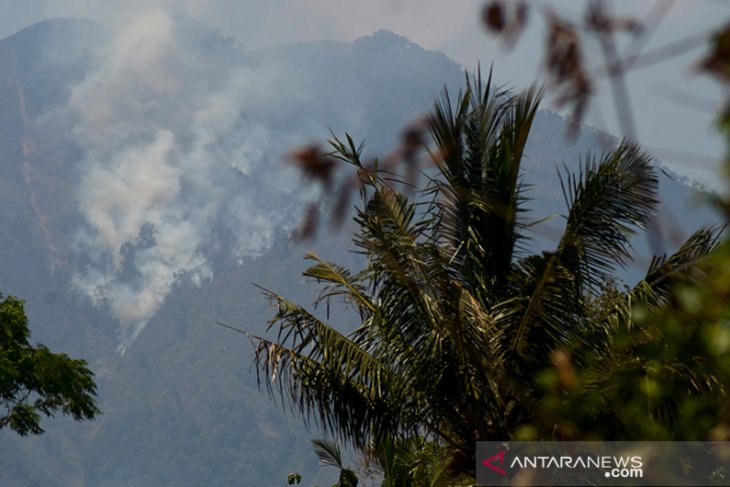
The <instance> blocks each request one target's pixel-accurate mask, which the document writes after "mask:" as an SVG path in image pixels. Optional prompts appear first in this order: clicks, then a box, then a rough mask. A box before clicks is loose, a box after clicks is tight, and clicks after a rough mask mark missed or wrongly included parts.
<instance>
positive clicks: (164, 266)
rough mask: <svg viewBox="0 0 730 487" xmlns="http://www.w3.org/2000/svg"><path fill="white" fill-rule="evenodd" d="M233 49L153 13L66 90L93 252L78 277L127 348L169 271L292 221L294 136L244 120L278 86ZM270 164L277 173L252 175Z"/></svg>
mask: <svg viewBox="0 0 730 487" xmlns="http://www.w3.org/2000/svg"><path fill="white" fill-rule="evenodd" d="M241 56H242V53H240V51H237V50H236V49H235V48H234V47H233V46H232V44H231V43H230V42H226V41H224V40H223V39H220V38H217V37H215V36H211V34H210V33H209V32H203V31H201V30H200V29H198V30H196V28H195V26H192V25H187V24H185V22H180V21H178V20H177V19H175V18H173V17H172V16H170V15H169V14H168V13H166V12H165V11H162V10H149V11H146V12H145V13H144V14H142V15H140V16H138V17H137V18H135V19H134V20H133V21H131V22H130V23H129V24H127V25H125V26H123V27H122V28H120V29H119V30H118V33H117V35H115V36H114V39H113V40H112V41H111V42H110V44H109V45H108V46H105V47H104V48H103V49H102V51H101V54H100V56H99V59H100V63H99V65H98V67H96V69H94V70H93V71H92V72H90V73H88V75H87V76H86V78H85V80H84V81H83V82H82V83H80V84H79V85H78V86H75V87H74V88H73V90H72V95H71V99H70V105H69V108H70V112H71V114H72V119H73V123H74V126H73V131H72V133H73V136H74V138H75V140H76V142H77V144H78V145H79V146H80V148H81V149H82V151H83V153H84V158H83V160H82V161H80V162H79V174H80V178H79V185H78V204H79V208H80V211H81V214H82V216H83V218H84V219H85V221H86V223H87V226H86V228H85V229H83V230H82V231H79V232H78V234H77V238H76V241H75V244H74V245H75V248H76V250H77V251H78V252H79V253H80V254H83V255H85V256H86V257H87V260H89V261H90V264H89V265H88V266H87V268H86V269H84V270H83V271H81V272H79V273H78V274H76V276H75V279H74V282H75V285H76V286H77V287H78V288H79V289H80V290H81V291H82V292H83V293H85V294H86V295H88V296H89V297H91V298H92V299H93V300H94V302H95V303H96V304H98V305H104V306H108V307H109V309H110V310H111V312H112V314H113V315H114V316H115V317H116V318H117V319H118V320H119V322H120V324H121V327H122V330H121V333H120V339H121V342H122V346H124V345H127V344H129V343H131V341H133V340H134V338H135V337H136V336H137V334H138V333H139V332H140V331H141V330H142V328H143V327H144V326H145V325H146V323H147V321H148V320H149V319H150V317H151V316H152V315H153V314H154V313H155V312H156V311H157V309H158V308H159V306H160V305H161V303H162V302H163V301H164V299H165V298H166V297H167V296H168V295H169V293H170V292H171V290H172V288H173V286H174V285H175V284H176V283H177V282H182V281H191V282H193V283H196V284H200V283H201V282H203V281H204V280H206V279H210V278H211V277H212V275H213V269H212V267H211V261H210V257H209V256H210V255H211V254H212V252H214V251H217V250H226V251H228V252H231V253H233V254H234V255H235V256H237V257H238V258H243V257H245V256H251V255H256V254H259V253H261V252H263V251H264V250H266V249H267V248H268V247H269V246H270V245H271V243H272V240H273V238H274V234H275V232H276V229H277V228H282V227H285V226H291V225H293V224H294V223H295V218H296V215H297V211H296V210H295V208H296V206H297V205H296V202H294V201H292V198H290V197H289V196H290V195H291V194H292V192H293V191H294V189H295V188H296V185H295V183H293V182H292V181H295V177H294V176H293V175H291V174H289V171H291V170H287V169H285V168H284V167H283V166H282V165H280V164H279V163H280V160H279V156H280V154H281V151H282V150H283V149H285V148H286V144H287V142H291V141H283V143H282V141H281V140H279V137H278V135H277V140H273V139H274V138H273V136H272V134H271V133H270V132H269V131H268V130H267V128H266V127H265V126H264V125H262V124H261V123H258V122H257V121H255V120H254V119H253V118H251V117H247V115H246V113H247V111H249V109H253V108H255V107H256V106H257V104H260V103H263V102H264V100H270V99H271V98H272V97H271V95H272V93H271V92H270V88H269V86H270V84H269V83H267V79H266V78H267V76H266V75H265V74H264V73H261V72H256V73H254V72H253V71H252V70H251V69H250V68H247V67H245V66H244V63H243V62H241V61H242V60H241V59H240V57H241ZM275 142H276V145H275V144H274V143H275ZM273 164H276V169H275V171H276V172H277V173H278V174H277V177H258V176H259V175H260V174H261V173H264V172H267V171H268V172H271V171H274V166H273ZM254 180H255V182H254ZM274 202H276V204H274ZM221 229H224V231H222V230H221ZM221 235H229V238H228V239H227V241H224V240H225V239H224V238H223V237H222V236H221ZM223 246H227V248H225V249H222V247H223Z"/></svg>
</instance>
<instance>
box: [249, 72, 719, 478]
mask: <svg viewBox="0 0 730 487" xmlns="http://www.w3.org/2000/svg"><path fill="white" fill-rule="evenodd" d="M540 98H541V93H540V92H539V91H537V90H534V89H532V90H528V91H527V92H525V93H522V94H518V95H513V94H511V93H509V92H504V91H500V90H497V89H494V88H493V87H492V86H491V77H490V80H487V83H486V86H484V85H483V83H482V81H481V79H480V78H477V80H476V82H475V83H473V84H470V83H467V89H466V91H465V92H464V93H463V94H460V95H459V96H458V97H457V99H456V100H455V101H454V102H453V103H452V100H451V99H450V98H449V95H448V93H446V94H445V95H444V96H443V98H442V99H441V100H439V101H438V102H437V103H436V105H435V108H434V112H433V115H432V116H431V117H430V119H429V123H428V132H429V134H430V141H429V143H427V144H426V148H427V151H428V154H429V155H430V157H431V159H432V161H433V163H434V165H435V168H436V174H435V175H430V176H429V178H428V182H427V184H426V185H425V187H423V188H421V189H420V190H418V191H416V192H415V194H414V195H413V197H412V198H410V197H409V196H408V195H407V194H406V193H404V192H399V191H396V190H395V189H394V187H395V185H396V183H397V182H398V178H397V177H396V176H394V175H392V174H390V173H389V172H387V171H384V170H382V169H380V168H379V167H378V164H377V161H376V163H375V164H374V165H372V166H368V165H366V164H364V163H363V161H362V160H361V151H362V146H360V147H357V146H356V145H355V144H354V143H353V141H352V139H351V138H350V137H349V136H348V137H347V141H344V142H343V141H341V140H338V139H335V140H333V141H332V142H331V143H332V146H333V149H334V151H333V152H332V153H331V154H329V156H327V157H329V159H327V158H326V157H322V159H323V160H322V161H319V166H320V167H325V164H329V166H331V165H332V161H331V159H332V158H335V159H339V160H340V161H344V162H346V163H349V164H351V165H352V166H354V167H355V168H356V170H357V172H358V178H359V181H360V182H361V184H362V186H361V194H362V196H363V207H362V208H359V209H357V215H356V217H355V221H356V223H357V226H358V230H357V233H356V235H355V238H354V242H355V244H356V245H357V247H358V249H359V251H360V252H361V253H362V254H364V255H365V257H366V259H367V264H366V266H365V268H364V269H362V270H361V271H359V272H356V273H353V272H351V271H349V270H348V269H345V268H343V267H341V266H338V265H336V264H334V263H330V262H327V261H325V260H323V259H321V258H319V257H318V256H316V255H315V254H309V255H308V258H309V259H312V260H313V261H314V262H315V263H314V265H313V266H312V267H310V268H309V269H308V270H307V271H306V272H305V276H307V277H310V278H313V279H315V280H317V281H319V282H320V283H323V284H324V288H323V291H322V293H321V294H320V296H319V298H318V300H317V303H327V304H329V302H330V301H331V300H332V299H343V300H344V301H345V302H346V303H347V304H349V305H351V306H353V307H354V309H355V310H356V311H357V313H358V315H359V319H360V326H359V327H358V328H357V329H356V330H355V331H353V332H352V333H350V334H348V335H345V334H343V333H340V332H339V331H338V330H337V327H333V326H331V325H330V324H328V323H326V322H325V321H324V320H322V319H320V318H318V317H317V316H316V315H315V314H314V313H313V312H310V311H308V310H307V309H305V308H304V307H302V306H299V305H297V304H295V303H292V302H290V301H288V300H287V299H286V298H285V297H283V296H280V295H278V294H276V293H274V292H269V293H268V295H269V297H270V298H271V299H272V300H273V301H274V302H275V303H276V304H277V305H278V313H277V314H276V316H275V317H274V319H273V320H272V322H271V324H270V326H271V327H274V328H275V329H276V331H277V337H276V339H275V340H269V339H265V338H260V337H252V339H253V340H254V344H255V353H256V358H255V364H256V366H257V371H258V372H259V373H260V374H261V375H264V376H265V377H266V380H265V382H264V384H265V387H266V388H267V389H268V391H269V392H270V393H271V394H275V395H279V396H280V397H281V398H282V399H283V400H284V401H286V402H288V403H289V404H290V405H291V406H292V407H293V408H295V409H296V410H297V411H299V412H300V413H301V414H302V415H303V416H304V417H305V418H306V419H307V420H314V421H316V422H318V423H319V424H321V425H322V426H323V427H324V428H325V429H326V430H330V431H332V432H333V433H335V434H337V435H338V436H339V437H340V438H341V439H343V440H345V441H348V442H350V443H352V444H354V445H355V446H357V447H359V448H361V449H365V448H367V445H376V446H378V445H384V444H385V443H386V442H387V441H388V439H390V438H393V439H395V440H396V441H398V442H407V441H409V440H410V439H413V438H418V437H423V435H425V440H426V441H427V442H433V443H435V444H436V445H441V446H444V447H446V448H448V450H449V453H450V460H449V462H448V463H449V467H450V468H449V470H450V475H452V476H453V477H457V476H459V475H462V474H467V475H473V473H474V454H475V451H474V450H475V442H476V441H480V440H505V439H512V438H516V437H518V435H520V434H522V432H524V431H525V429H526V428H527V429H529V431H530V432H531V437H533V438H541V439H545V438H556V439H559V438H566V437H575V434H574V432H571V431H568V430H564V429H561V428H556V423H555V422H554V418H553V417H550V416H549V415H546V414H545V413H544V412H543V410H544V408H543V406H544V404H543V401H545V400H552V399H553V398H554V397H553V395H552V393H551V391H550V390H547V391H546V387H545V382H546V376H545V374H544V371H545V369H553V370H554V365H559V362H560V360H557V359H559V354H560V353H564V354H566V356H567V357H570V358H569V360H568V362H569V364H588V363H601V364H606V363H608V362H609V361H610V359H612V358H613V355H611V354H612V353H613V352H614V348H613V346H612V342H611V340H612V337H613V336H614V331H615V330H617V329H621V328H622V327H624V328H625V327H629V328H630V327H631V326H632V325H631V323H632V322H631V320H630V319H626V318H627V317H628V318H630V316H629V315H627V314H626V313H625V312H622V313H621V312H615V313H612V314H610V316H609V315H608V314H607V315H606V316H605V319H596V316H595V306H594V305H595V300H596V299H599V297H600V296H602V294H603V293H604V291H605V286H606V283H608V282H611V280H612V279H613V274H612V273H613V271H614V269H615V268H616V267H617V266H622V265H625V264H626V262H627V260H628V259H629V258H630V246H629V241H628V239H629V237H630V236H631V235H633V234H634V233H635V232H636V231H637V230H639V229H641V228H643V227H645V225H646V224H647V223H648V221H649V218H650V216H651V215H652V212H654V210H655V207H656V204H657V200H656V189H657V178H656V176H655V174H654V168H653V165H652V163H651V160H650V158H649V157H648V156H647V155H646V154H645V153H643V152H642V151H640V150H639V149H638V147H636V146H635V145H632V144H629V143H623V144H621V145H620V146H619V147H617V148H616V149H615V150H613V151H611V152H610V153H607V154H605V155H604V156H602V157H601V158H599V159H596V158H588V159H587V160H586V161H585V162H584V164H583V167H582V169H581V171H579V172H578V173H577V174H567V173H565V174H563V176H562V181H563V192H564V195H565V201H566V205H567V209H568V212H567V214H566V216H565V221H566V226H565V230H564V233H563V236H562V237H561V239H560V240H559V242H558V244H557V245H556V247H555V249H554V250H553V251H551V252H543V253H541V254H529V253H528V252H527V250H526V248H527V247H526V241H527V240H526V239H527V238H529V232H530V231H531V229H532V228H533V226H534V223H535V222H530V221H529V220H527V218H526V202H527V197H526V193H525V192H524V188H523V187H522V185H521V183H520V181H521V169H520V166H521V161H522V156H523V152H524V148H525V144H526V142H527V139H528V136H529V132H530V127H531V124H532V121H533V118H534V116H535V113H536V112H537V109H538V105H539V102H540ZM411 191H412V190H411ZM715 233H716V231H715V230H713V229H702V230H700V231H698V232H697V233H696V234H695V235H694V236H692V237H691V238H690V239H689V240H688V241H687V243H686V244H685V245H684V246H683V247H682V248H681V249H680V251H679V252H678V253H677V254H676V255H675V256H672V257H670V258H667V259H659V260H657V261H655V263H654V264H653V265H652V267H651V268H650V269H649V271H648V274H647V277H646V279H645V280H644V281H642V283H640V284H639V285H638V286H637V287H636V288H635V289H634V290H630V291H627V292H626V293H621V294H620V296H618V298H617V299H619V300H620V301H621V302H622V303H625V306H622V307H619V309H620V310H624V311H625V310H626V309H632V306H633V303H634V302H636V301H637V300H638V301H639V302H646V303H647V305H658V304H659V303H660V302H661V301H662V300H665V298H666V293H667V292H666V286H669V285H670V282H671V279H672V278H673V277H674V276H676V275H678V274H679V273H685V274H686V273H689V270H691V269H694V261H695V259H696V258H697V257H698V256H701V255H704V254H706V253H708V252H709V251H710V250H711V249H712V247H713V245H714V235H715ZM650 338H653V337H650ZM556 354H558V355H556ZM639 355H640V354H639ZM556 357H557V359H556ZM571 366H572V365H571ZM566 368H567V367H566ZM620 373H621V371H616V370H614V371H608V373H607V376H606V378H605V380H612V378H613V377H615V374H620ZM685 378H686V377H685V376H682V377H681V379H682V380H684V379H685ZM670 379H673V378H671V377H670ZM685 382H686V383H689V384H692V381H691V378H690V379H688V380H687V381H685ZM599 396H600V394H599ZM559 400H562V396H561V397H560V398H559ZM551 411H553V410H552V409H551ZM601 413H602V414H606V415H610V413H611V411H610V408H604V410H601ZM611 417H612V418H617V419H620V416H619V415H614V416H611ZM605 433H606V434H607V435H610V434H611V433H610V431H606V432H605ZM624 433H631V431H630V429H629V428H627V427H624V428H617V429H615V434H614V436H620V435H622V434H624ZM622 439H626V438H625V437H622ZM401 444H403V443H401ZM412 485H415V484H412Z"/></svg>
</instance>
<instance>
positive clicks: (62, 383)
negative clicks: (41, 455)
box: [0, 295, 100, 436]
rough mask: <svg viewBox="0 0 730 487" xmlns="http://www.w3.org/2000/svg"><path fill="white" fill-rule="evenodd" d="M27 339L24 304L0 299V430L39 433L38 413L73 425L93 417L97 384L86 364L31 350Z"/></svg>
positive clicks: (45, 350) (38, 348)
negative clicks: (0, 410)
mask: <svg viewBox="0 0 730 487" xmlns="http://www.w3.org/2000/svg"><path fill="white" fill-rule="evenodd" d="M29 338H30V330H29V329H28V322H27V318H26V316H25V312H24V310H23V301H21V300H19V299H16V298H14V297H13V296H8V297H6V298H5V299H3V296H2V295H0V405H2V407H3V409H4V411H3V412H4V414H3V415H2V416H0V428H4V427H6V426H8V427H10V428H11V429H12V430H14V431H16V432H17V433H18V434H20V435H21V436H23V435H27V434H41V433H43V429H42V428H41V426H40V421H41V416H42V415H43V416H53V415H54V414H55V413H56V412H58V411H60V412H61V413H63V414H69V415H71V416H72V417H73V418H74V419H75V420H77V421H79V420H85V419H93V418H94V417H96V415H97V414H99V413H100V411H99V409H98V408H97V407H96V403H95V400H94V396H95V395H96V385H95V384H94V381H93V376H94V374H93V372H91V370H89V369H88V368H87V367H86V361H84V360H75V359H72V358H70V357H68V356H67V355H66V354H64V353H52V352H50V351H49V350H48V348H46V347H44V346H43V345H36V346H31V345H30V343H29V342H28V339H29Z"/></svg>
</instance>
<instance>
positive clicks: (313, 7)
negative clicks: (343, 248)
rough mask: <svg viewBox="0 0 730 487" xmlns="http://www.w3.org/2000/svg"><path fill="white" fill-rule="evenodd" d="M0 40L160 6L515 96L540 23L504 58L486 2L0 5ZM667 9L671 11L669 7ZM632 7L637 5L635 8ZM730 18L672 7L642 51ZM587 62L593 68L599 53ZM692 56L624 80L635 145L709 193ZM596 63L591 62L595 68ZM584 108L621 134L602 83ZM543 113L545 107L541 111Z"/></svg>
mask: <svg viewBox="0 0 730 487" xmlns="http://www.w3.org/2000/svg"><path fill="white" fill-rule="evenodd" d="M0 2H1V3H2V4H3V6H2V9H1V12H2V15H0V36H1V37H5V36H7V35H10V34H12V33H14V32H15V31H17V30H19V29H21V28H23V27H25V26H27V25H30V24H32V23H35V22H37V21H41V20H44V19H47V18H52V17H60V16H63V17H70V16H77V17H88V18H92V19H95V20H98V21H99V22H101V23H103V24H104V25H106V26H107V27H114V26H115V25H119V24H120V23H123V22H126V21H129V20H130V19H131V18H133V17H134V16H136V15H137V14H138V13H139V12H141V11H144V10H145V9H148V8H150V7H151V6H155V7H160V6H162V7H164V8H165V9H168V10H171V11H173V12H175V13H180V14H184V15H190V16H193V17H195V18H198V19H200V20H201V21H203V22H205V23H206V24H208V25H210V26H211V27H214V28H217V29H219V30H220V31H221V32H223V33H224V34H226V35H232V36H235V37H236V38H237V39H238V41H239V42H240V43H241V44H242V45H243V46H244V47H246V48H258V47H264V46H273V45H279V44H284V43H290V42H297V41H308V40H320V39H334V40H342V41H351V40H353V39H356V38H358V37H360V36H363V35H367V34H370V33H372V32H373V31H375V30H377V29H379V28H387V29H390V30H392V31H394V32H396V33H398V34H401V35H405V36H407V37H408V38H410V39H411V40H412V41H414V42H416V43H418V44H420V45H421V46H423V47H425V48H427V49H436V50H440V51H443V52H444V53H446V54H447V55H448V56H450V57H451V58H452V59H454V60H455V61H457V62H459V63H461V64H462V65H463V66H464V67H465V68H467V69H474V68H475V66H476V64H477V62H478V61H481V63H482V65H489V64H490V63H494V66H495V72H496V75H497V77H498V79H499V81H501V82H509V83H510V84H512V85H514V86H516V87H522V86H527V85H528V84H530V83H531V82H533V81H535V80H537V81H540V80H541V79H544V72H543V71H542V66H541V64H540V59H541V54H542V48H543V40H544V37H545V29H544V22H542V19H541V17H540V16H539V15H533V16H532V17H531V19H530V23H529V26H528V30H527V33H526V35H525V36H524V37H523V38H522V40H521V41H520V42H519V43H518V44H517V46H515V48H514V49H512V50H508V49H505V48H504V47H503V46H502V45H501V44H500V43H499V42H498V41H497V40H495V39H494V38H491V37H489V36H488V35H487V34H486V33H485V32H484V30H483V28H482V27H481V25H480V22H479V12H480V9H481V7H482V6H483V4H484V3H485V0H454V1H450V2H444V1H443V0H369V1H367V2H364V1H362V0H357V1H355V0H266V1H255V0H178V1H173V0H158V1H141V0H63V1H61V0H24V1H23V2H16V1H15V0H0ZM546 3H549V4H551V5H553V6H555V7H556V9H557V11H558V12H559V13H562V14H565V15H568V16H572V17H573V18H575V19H578V18H579V15H580V12H582V9H583V6H584V5H585V2H584V1H583V0H553V1H550V2H534V4H535V5H544V4H546ZM670 3H671V2H670ZM637 4H638V6H637ZM654 5H655V2H654V1H649V0H646V1H644V2H628V1H623V2H615V7H616V9H617V10H620V11H622V12H625V13H633V14H639V15H644V14H646V13H647V12H648V11H649V10H650V9H651V8H652V7H653V6H654ZM729 19H730V2H726V3H724V2H723V1H721V0H719V1H712V0H679V1H677V2H676V3H675V4H674V6H673V8H672V10H671V11H670V12H669V14H668V16H667V17H666V18H665V20H664V22H663V23H662V24H661V25H660V27H659V28H658V29H657V30H656V32H654V34H653V35H652V36H651V38H650V40H649V42H648V44H647V47H646V49H647V50H650V49H652V48H655V47H658V46H661V45H664V44H666V43H668V42H671V41H673V40H677V39H680V38H683V37H685V36H688V35H691V34H694V33H697V32H702V31H705V30H707V29H711V28H712V27H716V26H719V25H722V24H723V23H725V22H727V21H728V20H729ZM588 47H589V49H588V51H587V56H588V57H589V59H591V58H595V59H596V60H597V61H600V59H601V57H600V55H601V52H600V49H599V47H598V46H588ZM701 54H702V50H701V49H697V50H695V51H693V52H691V53H690V54H688V55H685V56H682V57H678V58H676V59H673V60H671V61H670V62H666V63H663V64H661V65H658V66H654V67H651V68H647V69H644V70H640V71H635V72H633V73H632V74H631V76H630V77H629V81H630V93H631V102H632V104H633V106H634V116H635V118H636V121H637V127H638V129H637V131H638V136H639V140H640V141H641V142H642V143H643V144H644V145H645V146H646V147H647V148H649V149H650V150H652V152H653V153H654V154H655V155H656V156H657V157H659V158H660V159H662V160H663V161H665V162H666V163H668V164H669V165H670V166H672V167H673V168H675V169H676V170H678V171H681V172H684V173H689V174H691V175H692V176H694V177H695V178H697V179H699V180H701V181H702V182H704V183H707V184H713V182H714V183H715V184H716V182H717V179H718V178H717V175H716V171H715V170H714V168H715V167H716V161H717V160H718V159H719V158H720V156H721V155H722V154H723V152H724V149H723V145H722V143H721V141H720V139H719V137H718V136H717V135H716V133H715V132H714V129H713V128H712V120H713V116H714V115H713V114H714V112H715V111H716V110H717V109H718V107H717V104H718V100H720V99H721V98H722V96H721V92H720V89H719V87H718V86H717V84H715V83H714V82H712V81H710V80H708V79H706V78H705V77H702V76H698V75H696V74H695V72H694V70H693V64H694V63H696V61H697V60H698V59H699V58H700V57H701ZM594 64H597V63H594ZM599 94H600V95H601V96H600V97H599V98H598V99H596V100H595V102H594V103H593V105H592V109H591V111H590V113H589V114H588V116H587V118H586V120H585V121H586V122H587V123H589V124H591V125H593V126H596V127H598V128H602V129H605V130H608V131H610V132H612V133H614V134H617V135H620V130H619V128H618V127H617V124H616V115H615V112H614V108H613V106H614V105H613V103H612V99H611V98H610V89H609V86H608V85H606V84H602V85H600V86H599ZM546 106H548V107H550V103H548V104H547V105H546Z"/></svg>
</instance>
